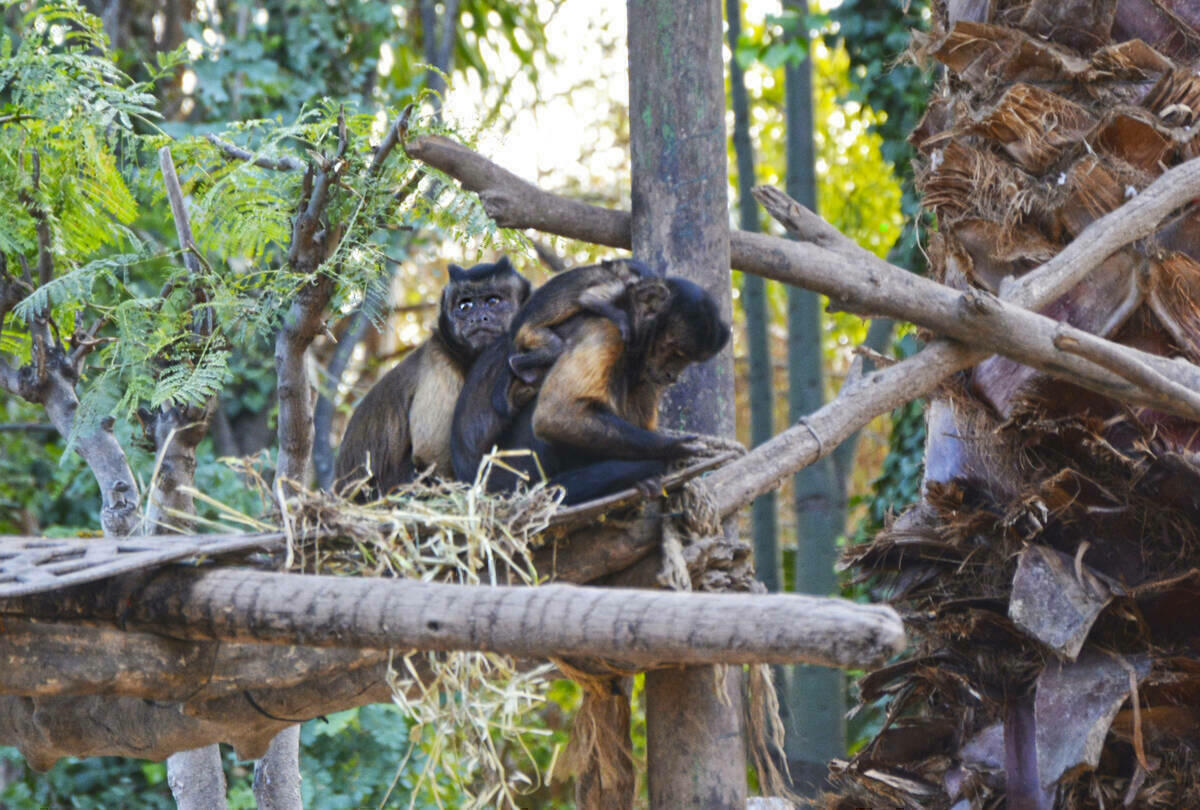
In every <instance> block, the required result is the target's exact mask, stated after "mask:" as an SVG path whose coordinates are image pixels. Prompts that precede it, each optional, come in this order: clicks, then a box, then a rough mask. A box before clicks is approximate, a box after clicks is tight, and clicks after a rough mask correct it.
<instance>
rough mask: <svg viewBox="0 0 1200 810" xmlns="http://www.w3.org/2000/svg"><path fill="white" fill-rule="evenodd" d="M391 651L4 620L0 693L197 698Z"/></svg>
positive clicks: (340, 667) (266, 686)
mask: <svg viewBox="0 0 1200 810" xmlns="http://www.w3.org/2000/svg"><path fill="white" fill-rule="evenodd" d="M387 657H388V655H387V652H386V651H380V650H365V649H350V650H347V649H338V648H333V649H312V648H308V647H295V646H288V645H282V644H270V645H268V644H237V643H233V642H215V641H186V640H182V639H177V638H168V637H166V636H163V635H161V634H157V633H139V632H135V631H132V630H121V629H118V628H116V627H112V626H93V625H89V624H81V623H73V624H58V623H52V622H50V623H48V622H43V621H38V620H29V619H18V618H14V617H12V616H7V617H5V618H4V622H3V632H0V661H3V662H4V666H2V667H0V695H22V696H24V697H50V696H56V695H76V696H79V695H109V696H126V697H139V698H144V699H146V700H158V701H176V702H185V701H190V702H193V703H200V702H204V701H207V700H214V699H216V698H220V697H224V696H226V695H228V694H231V693H240V692H241V691H243V690H245V689H259V690H271V689H282V688H288V687H292V686H296V685H297V684H300V683H303V682H304V681H306V680H309V679H311V678H323V677H329V676H330V675H332V674H334V673H336V672H348V671H351V670H354V669H357V668H359V667H363V666H370V665H373V664H377V663H380V662H381V661H386V660H387Z"/></svg>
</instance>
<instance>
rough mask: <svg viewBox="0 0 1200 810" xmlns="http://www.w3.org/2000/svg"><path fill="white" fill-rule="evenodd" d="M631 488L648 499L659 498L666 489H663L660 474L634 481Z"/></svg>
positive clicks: (664, 493) (663, 494)
mask: <svg viewBox="0 0 1200 810" xmlns="http://www.w3.org/2000/svg"><path fill="white" fill-rule="evenodd" d="M633 488H634V489H636V490H637V491H638V494H639V495H641V496H642V497H643V498H645V499H646V500H648V501H652V500H654V499H655V498H661V497H663V496H665V495H666V494H667V492H666V490H665V489H663V478H662V476H661V475H655V476H652V477H650V478H643V479H642V480H641V481H638V482H637V483H635V484H634V485H633Z"/></svg>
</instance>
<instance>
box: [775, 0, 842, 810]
mask: <svg viewBox="0 0 1200 810" xmlns="http://www.w3.org/2000/svg"><path fill="white" fill-rule="evenodd" d="M784 8H785V9H788V10H790V11H793V12H794V13H796V14H797V15H799V17H800V19H801V20H803V19H805V17H806V16H807V14H808V3H807V2H806V0H785V3H784ZM793 36H794V37H795V38H796V39H797V40H798V41H803V42H804V44H805V46H806V47H807V48H809V49H811V47H812V43H811V42H810V41H809V39H808V31H807V29H806V28H805V27H804V23H800V27H799V28H798V30H796V31H795V32H794V33H793ZM812 67H813V64H812V56H811V53H810V55H809V56H808V57H806V58H805V59H804V60H803V61H801V62H799V63H796V62H789V63H788V65H787V67H786V68H785V71H784V72H785V81H786V82H787V85H786V90H785V93H786V99H787V191H788V194H790V195H791V196H793V197H794V198H795V199H796V200H798V201H799V202H800V203H802V204H804V205H805V206H807V207H808V208H809V209H810V210H812V211H816V210H817V180H816V170H815V157H814V147H813V118H814V116H813V112H814V111H813V91H812ZM787 300H788V416H789V419H790V420H791V422H793V423H795V422H796V421H798V420H800V419H801V418H803V417H805V416H807V415H808V414H810V413H813V412H814V411H816V410H818V409H819V408H820V407H821V406H822V405H824V404H825V370H824V363H825V358H824V353H823V352H822V351H821V340H822V335H823V334H824V330H823V329H822V326H821V320H822V318H821V296H820V295H818V294H817V293H815V292H812V291H811V290H802V289H799V288H797V287H789V288H788V291H787ZM793 495H794V500H793V508H794V509H795V513H796V527H797V537H796V565H795V571H796V581H795V591H796V593H808V594H818V595H820V596H831V595H833V594H835V593H836V592H837V588H838V582H837V577H836V576H835V574H834V564H835V563H836V562H837V538H838V535H839V534H841V533H842V531H843V528H844V524H845V519H846V513H845V499H844V492H843V487H842V485H841V483H840V482H839V480H838V477H837V469H836V467H835V465H834V461H833V458H832V457H827V458H823V459H821V460H820V461H818V462H817V463H815V464H811V465H809V466H808V467H806V468H804V469H803V470H801V471H800V472H798V473H796V476H795V479H794V482H793ZM845 689H846V685H845V676H843V675H842V673H841V672H840V671H839V670H836V669H827V668H825V667H807V666H805V667H791V668H790V678H789V682H788V684H787V699H786V701H785V702H784V705H785V713H786V722H787V743H786V748H787V758H788V766H789V768H790V770H791V773H792V780H793V783H794V784H793V786H794V787H795V789H796V790H797V791H798V792H800V794H801V795H803V796H806V797H815V796H817V795H819V794H820V792H821V790H822V789H823V788H824V786H825V783H826V774H827V773H828V767H827V765H826V763H828V762H829V760H831V759H833V758H834V757H840V756H844V755H845V753H846V751H845V746H846V721H845V713H846V708H845V703H846V696H845Z"/></svg>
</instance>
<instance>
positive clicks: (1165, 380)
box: [1054, 324, 1200, 410]
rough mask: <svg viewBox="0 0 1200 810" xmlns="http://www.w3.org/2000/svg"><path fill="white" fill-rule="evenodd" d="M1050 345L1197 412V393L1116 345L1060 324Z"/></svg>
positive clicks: (1176, 361)
mask: <svg viewBox="0 0 1200 810" xmlns="http://www.w3.org/2000/svg"><path fill="white" fill-rule="evenodd" d="M1054 345H1055V346H1057V347H1058V348H1059V349H1061V350H1062V351H1064V352H1068V353H1070V354H1073V355H1077V356H1079V357H1082V358H1084V359H1086V360H1089V361H1091V362H1093V363H1095V364H1096V365H1098V366H1102V367H1103V368H1106V369H1108V370H1109V371H1111V372H1113V373H1114V374H1118V375H1120V376H1121V377H1124V378H1125V379H1127V380H1129V381H1130V382H1132V383H1133V384H1134V385H1137V386H1140V387H1142V388H1145V389H1147V390H1156V391H1163V392H1165V393H1167V394H1169V395H1170V396H1172V397H1174V398H1176V399H1178V400H1179V401H1180V402H1186V403H1188V404H1189V405H1190V406H1191V407H1192V408H1196V409H1198V410H1200V394H1197V392H1196V391H1195V390H1193V389H1191V388H1188V387H1187V386H1184V385H1180V384H1179V383H1177V382H1175V381H1174V380H1172V379H1171V378H1170V377H1167V376H1165V375H1164V374H1162V373H1161V372H1159V371H1158V370H1157V369H1155V368H1151V367H1150V366H1148V365H1146V364H1145V363H1142V362H1139V361H1138V360H1137V358H1136V357H1132V356H1130V354H1129V353H1128V352H1123V351H1119V350H1117V348H1116V347H1119V346H1120V344H1118V343H1113V342H1111V341H1108V340H1104V339H1102V338H1098V337H1096V336H1095V335H1093V334H1091V333H1089V332H1084V331H1082V330H1080V329H1074V328H1072V327H1070V326H1067V325H1066V324H1062V325H1061V326H1060V328H1059V331H1058V333H1057V334H1056V335H1055V336H1054ZM1169 362H1172V363H1184V362H1186V361H1183V360H1181V359H1179V358H1175V359H1174V360H1171V361H1169Z"/></svg>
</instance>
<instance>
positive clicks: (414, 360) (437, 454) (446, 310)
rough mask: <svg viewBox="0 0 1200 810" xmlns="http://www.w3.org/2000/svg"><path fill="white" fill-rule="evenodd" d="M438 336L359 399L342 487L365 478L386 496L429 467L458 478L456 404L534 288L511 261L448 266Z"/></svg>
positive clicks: (339, 474)
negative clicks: (472, 371) (453, 434)
mask: <svg viewBox="0 0 1200 810" xmlns="http://www.w3.org/2000/svg"><path fill="white" fill-rule="evenodd" d="M448 270H449V275H450V280H449V281H448V282H447V283H446V286H445V287H444V288H443V290H442V295H441V302H440V308H439V311H438V320H437V326H436V327H435V328H434V330H433V334H432V335H431V336H430V337H429V339H428V340H426V341H425V342H424V343H422V344H421V345H420V346H418V347H417V348H416V349H414V350H413V351H412V352H410V353H409V354H408V356H406V357H405V358H404V359H403V360H402V361H401V362H400V364H399V365H397V366H396V367H395V368H393V369H391V370H390V371H388V372H387V373H386V374H384V375H383V376H382V377H381V378H379V381H378V382H376V383H375V385H374V386H372V388H371V390H370V391H368V392H367V394H366V396H364V397H363V398H362V400H360V401H359V403H358V405H357V406H356V407H355V409H354V413H353V414H351V416H350V421H349V423H348V424H347V425H346V432H345V434H344V435H343V437H342V444H341V447H340V448H339V450H338V458H337V468H336V483H335V485H334V488H335V489H336V490H342V491H344V490H346V489H347V488H348V487H349V486H350V485H351V484H353V483H356V482H358V481H360V480H362V479H363V478H367V479H368V481H367V491H368V492H371V493H379V494H383V493H387V492H388V491H389V490H391V489H392V488H394V487H396V486H399V485H400V484H406V483H409V482H411V481H412V480H413V479H414V478H416V476H417V474H418V473H420V472H422V471H423V470H425V469H428V468H429V467H433V470H434V473H435V474H436V475H438V476H440V477H442V478H451V477H453V474H454V470H453V465H452V463H451V457H450V430H451V421H452V417H453V414H454V403H455V401H456V400H457V399H458V394H459V391H460V390H462V384H463V379H464V378H465V377H466V373H467V370H468V369H469V368H470V366H471V363H472V362H474V360H475V358H476V357H477V356H479V354H480V353H481V352H482V351H483V350H484V349H485V348H486V347H487V346H488V345H489V344H491V343H493V342H495V341H496V339H497V338H499V337H501V336H502V335H505V334H506V333H507V331H508V328H509V326H510V325H511V323H512V319H513V317H514V316H515V315H516V313H517V310H518V309H519V308H520V306H521V304H522V303H524V301H525V299H526V298H528V297H529V290H530V285H529V281H528V280H527V279H525V277H524V276H522V275H521V274H520V273H518V272H517V271H516V269H515V268H513V266H512V264H511V263H510V262H509V260H508V258H507V257H505V258H501V259H500V260H499V261H497V262H494V263H484V264H477V265H475V266H474V267H471V268H468V269H463V268H462V267H459V266H458V265H456V264H451V265H450V266H449V268H448Z"/></svg>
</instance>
